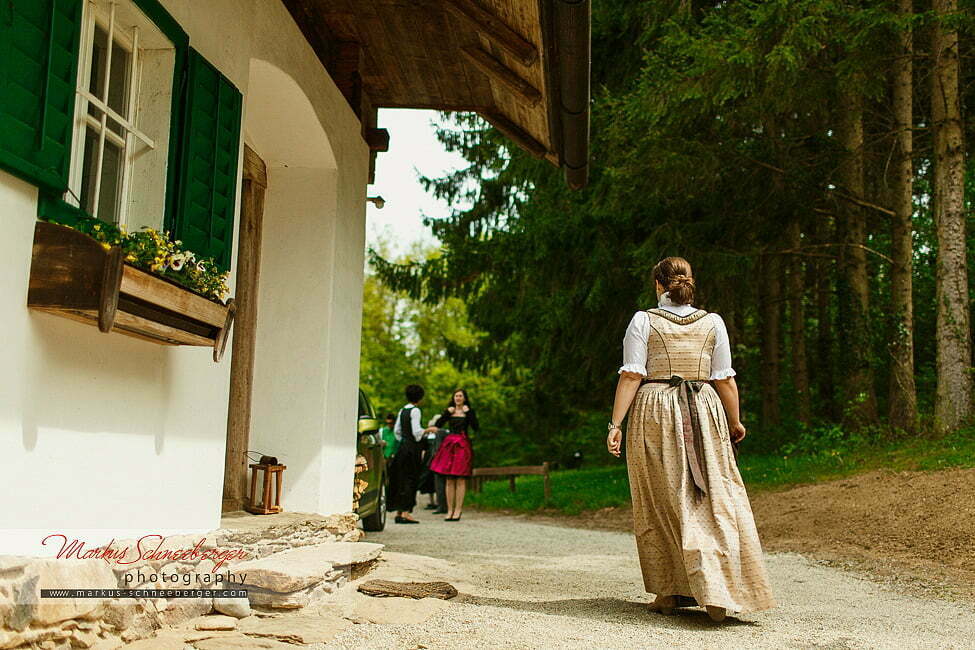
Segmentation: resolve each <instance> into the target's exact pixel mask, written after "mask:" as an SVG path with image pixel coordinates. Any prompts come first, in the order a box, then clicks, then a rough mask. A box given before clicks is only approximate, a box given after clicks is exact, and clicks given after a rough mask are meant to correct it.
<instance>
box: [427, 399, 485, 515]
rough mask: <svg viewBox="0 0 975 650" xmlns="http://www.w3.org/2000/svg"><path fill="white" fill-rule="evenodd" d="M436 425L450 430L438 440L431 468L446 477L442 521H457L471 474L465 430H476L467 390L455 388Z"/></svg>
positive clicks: (471, 460) (471, 465) (472, 452)
mask: <svg viewBox="0 0 975 650" xmlns="http://www.w3.org/2000/svg"><path fill="white" fill-rule="evenodd" d="M437 426H438V427H445V428H447V429H449V430H450V433H449V434H448V435H447V437H446V438H444V439H443V442H442V443H440V449H438V450H437V455H436V456H434V457H433V461H432V462H431V463H430V469H432V470H433V471H434V472H436V473H437V474H441V475H443V476H444V478H446V480H447V517H446V518H445V519H444V521H460V516H461V514H462V513H463V511H464V496H465V495H466V494H467V477H469V476H470V475H471V473H472V471H473V464H474V450H473V448H472V447H471V439H470V437H469V436H468V432H469V431H475V430H477V429H478V422H477V415H475V413H474V408H473V407H472V406H471V401H470V399H468V397H467V391H466V390H464V389H463V388H458V389H457V390H455V391H454V394H453V396H451V398H450V402H449V403H448V404H447V408H446V409H444V412H443V413H441V415H440V418H439V419H438V420H437Z"/></svg>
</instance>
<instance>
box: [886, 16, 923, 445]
mask: <svg viewBox="0 0 975 650" xmlns="http://www.w3.org/2000/svg"><path fill="white" fill-rule="evenodd" d="M898 10H899V12H900V14H901V15H902V16H910V15H911V14H913V12H914V0H900V6H899V9H898ZM900 49H901V58H900V59H899V60H898V61H897V63H895V65H894V98H893V101H894V106H893V109H894V123H895V129H896V130H897V136H896V137H897V150H896V158H895V161H894V165H893V173H894V179H893V183H892V194H893V197H892V198H893V206H892V207H893V209H894V216H893V217H891V232H890V256H891V258H892V259H893V264H892V267H891V271H890V306H891V312H892V314H893V325H894V331H893V332H892V334H891V339H890V356H891V368H890V394H889V397H888V402H889V408H888V417H889V419H890V426H892V427H894V428H895V429H902V430H904V431H914V430H915V429H916V428H917V390H916V388H915V385H914V306H913V303H912V292H913V281H912V276H911V273H912V270H913V253H914V245H913V239H912V235H913V229H912V223H911V222H912V216H913V214H914V166H913V161H912V158H913V153H914V137H913V133H912V131H911V129H912V127H913V126H914V113H913V100H914V77H913V75H914V59H913V57H914V39H913V34H912V33H911V30H910V29H904V31H902V32H901V35H900Z"/></svg>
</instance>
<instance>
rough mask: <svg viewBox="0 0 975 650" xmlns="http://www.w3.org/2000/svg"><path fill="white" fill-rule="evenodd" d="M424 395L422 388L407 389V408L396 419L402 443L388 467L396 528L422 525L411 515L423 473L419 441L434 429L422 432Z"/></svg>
mask: <svg viewBox="0 0 975 650" xmlns="http://www.w3.org/2000/svg"><path fill="white" fill-rule="evenodd" d="M423 394H424V391H423V387H422V386H417V385H416V384H410V385H409V386H407V387H406V401H407V404H406V405H405V406H403V408H401V409H400V412H399V415H398V416H397V418H396V427H395V428H394V433H395V434H396V437H397V438H399V439H400V445H399V449H397V450H396V454H395V455H394V456H393V460H392V462H391V463H390V465H389V509H390V510H391V511H395V512H396V519H395V521H396V523H397V524H418V523H420V522H418V521H417V520H416V519H414V518H413V515H412V514H411V513H412V511H413V508H414V507H416V490H417V484H418V482H419V480H420V472H421V471H422V470H423V460H422V451H423V449H422V447H421V445H420V440H421V439H422V438H423V434H424V433H427V432H428V431H433V430H434V429H433V427H431V428H429V429H423V428H422V427H421V425H420V421H421V420H420V418H421V414H420V406H419V404H420V401H421V400H423Z"/></svg>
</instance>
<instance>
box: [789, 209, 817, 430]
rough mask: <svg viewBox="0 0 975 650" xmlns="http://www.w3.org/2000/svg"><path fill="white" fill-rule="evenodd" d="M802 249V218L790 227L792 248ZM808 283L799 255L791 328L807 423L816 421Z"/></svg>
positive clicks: (799, 411) (793, 268) (792, 276)
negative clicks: (811, 395)
mask: <svg viewBox="0 0 975 650" xmlns="http://www.w3.org/2000/svg"><path fill="white" fill-rule="evenodd" d="M801 246H802V229H801V226H800V225H799V219H798V218H795V219H793V220H792V222H791V223H790V224H789V248H791V249H793V250H796V251H798V250H799V248H800V247H801ZM805 293H806V283H805V279H804V270H803V263H802V255H800V254H798V253H795V254H793V256H792V263H791V264H790V266H789V318H790V323H789V329H790V330H791V339H792V341H791V343H792V349H791V352H790V353H791V356H792V386H793V388H794V389H795V393H796V419H798V420H799V421H800V422H803V423H805V424H809V423H810V422H811V421H812V406H811V402H810V398H809V367H808V365H807V362H806V313H805V307H804V305H803V302H804V299H805Z"/></svg>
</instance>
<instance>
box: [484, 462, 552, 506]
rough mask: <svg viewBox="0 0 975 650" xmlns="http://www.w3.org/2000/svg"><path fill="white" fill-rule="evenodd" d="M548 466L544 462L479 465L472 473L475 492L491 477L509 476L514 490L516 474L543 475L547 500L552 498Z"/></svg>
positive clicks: (509, 482)
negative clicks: (534, 463)
mask: <svg viewBox="0 0 975 650" xmlns="http://www.w3.org/2000/svg"><path fill="white" fill-rule="evenodd" d="M548 467H549V464H548V463H542V464H541V465H513V466H511V467H477V468H475V469H474V472H473V473H472V475H471V476H472V481H473V485H472V486H471V487H472V488H473V489H474V491H475V492H480V491H481V488H482V487H483V485H484V481H486V480H488V479H489V478H494V477H502V478H503V477H505V476H507V477H508V485H509V486H510V488H511V491H512V492H514V491H515V477H516V476H541V477H543V479H542V480H543V482H544V485H545V500H546V501H548V500H549V499H551V498H552V488H551V486H550V485H549V482H548Z"/></svg>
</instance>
